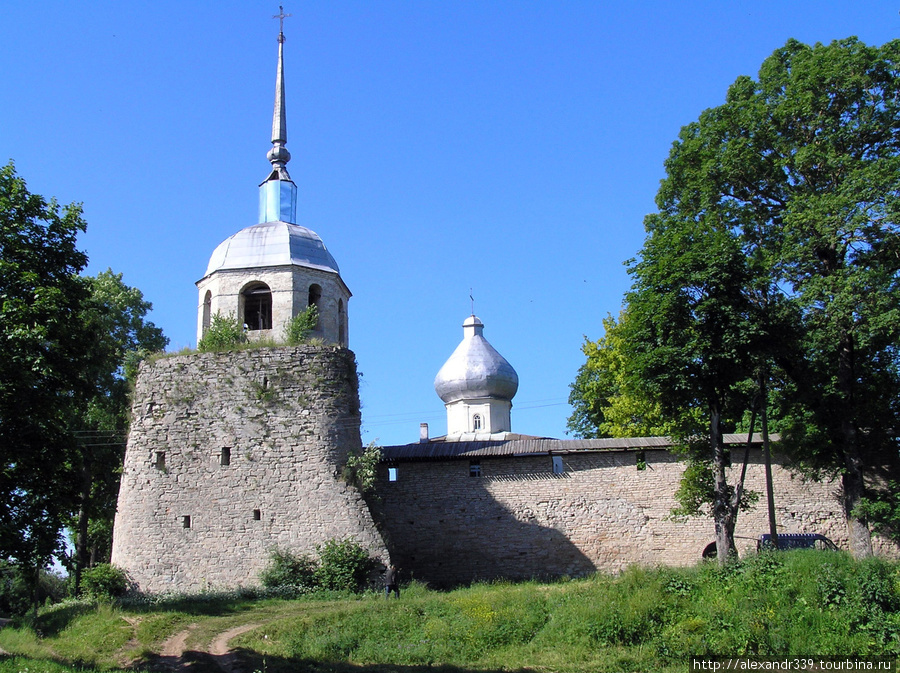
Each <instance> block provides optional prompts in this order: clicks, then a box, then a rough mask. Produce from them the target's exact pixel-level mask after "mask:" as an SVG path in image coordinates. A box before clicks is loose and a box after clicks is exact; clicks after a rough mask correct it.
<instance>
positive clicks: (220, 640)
mask: <svg viewBox="0 0 900 673" xmlns="http://www.w3.org/2000/svg"><path fill="white" fill-rule="evenodd" d="M258 626H262V625H261V624H243V625H241V626H236V627H234V628H233V629H228V630H227V631H225V632H224V633H220V634H219V635H217V636H216V637H215V638H213V641H212V642H211V643H210V644H209V653H210V654H211V655H212V657H213V659H215V661H216V664H218V666H219V668H221V669H222V670H223V671H225V673H242V671H243V669H242V668H241V666H240V662H238V660H237V656H236V655H235V654H234V652H232V651H231V649H230V648H229V647H228V642H229V641H230V640H231V639H232V638H237V637H238V636H239V635H241V634H242V633H247V631H252V630H253V629H255V628H256V627H258Z"/></svg>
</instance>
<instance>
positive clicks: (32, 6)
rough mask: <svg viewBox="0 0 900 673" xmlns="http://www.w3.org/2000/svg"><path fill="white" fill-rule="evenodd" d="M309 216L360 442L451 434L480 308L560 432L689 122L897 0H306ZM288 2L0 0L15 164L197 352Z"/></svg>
mask: <svg viewBox="0 0 900 673" xmlns="http://www.w3.org/2000/svg"><path fill="white" fill-rule="evenodd" d="M285 12H288V13H290V14H292V15H293V16H292V17H291V18H289V19H287V20H286V21H285V34H286V37H287V41H286V43H285V79H286V87H287V91H286V100H287V115H288V144H287V146H288V149H289V150H290V151H291V154H292V155H293V159H292V161H291V163H290V164H289V170H290V172H291V176H292V177H293V179H294V181H295V182H296V183H297V185H298V187H299V192H300V205H299V208H298V220H299V223H300V224H303V225H304V226H307V227H309V228H311V229H313V230H314V231H316V232H317V233H318V234H319V235H320V236H321V237H322V239H323V240H324V241H325V244H326V246H327V247H328V249H329V250H330V251H331V253H332V254H333V255H334V257H335V259H337V261H338V264H339V265H340V267H341V272H342V276H343V278H344V280H345V281H346V283H347V285H348V286H349V287H350V289H351V291H352V292H353V295H354V296H353V299H352V300H351V302H350V305H349V314H350V345H351V348H352V349H353V350H354V351H355V353H356V357H357V361H358V363H359V369H360V371H361V372H362V373H363V377H362V385H361V389H360V393H361V397H362V403H363V441H364V442H369V441H373V440H376V441H378V442H379V443H381V444H396V443H406V442H411V441H416V439H417V438H418V426H419V423H420V422H427V423H429V425H430V427H431V434H432V435H440V434H443V433H444V432H445V431H446V416H445V413H444V409H443V405H442V403H441V401H440V400H439V399H438V397H437V396H436V395H435V393H434V389H433V380H434V376H435V374H436V373H437V371H438V369H439V368H440V367H441V365H442V364H443V363H444V361H445V360H446V359H447V357H449V355H450V353H451V352H452V351H453V349H454V348H455V347H456V345H457V344H458V343H459V341H460V339H461V338H462V327H461V325H462V321H463V320H464V319H465V317H466V316H467V315H468V314H469V313H470V301H469V293H470V288H471V291H472V292H473V293H474V297H475V312H476V313H477V314H478V315H479V317H480V318H481V319H482V320H483V321H484V323H485V337H487V338H488V340H489V341H490V342H491V343H492V344H493V345H494V347H495V348H497V350H499V351H500V353H502V354H503V355H504V356H505V357H506V358H507V359H508V360H509V361H510V363H511V364H512V365H513V366H514V367H515V368H516V370H517V371H518V374H519V381H520V384H519V392H518V394H517V396H516V398H515V400H514V407H513V419H512V423H513V430H514V431H516V432H522V433H526V434H535V435H543V436H551V437H563V436H564V434H565V423H566V418H567V417H568V415H569V413H570V408H569V406H568V404H567V403H566V400H567V397H568V393H569V388H568V386H569V383H570V382H571V381H572V379H573V378H574V376H575V373H576V371H577V369H578V367H579V366H580V364H581V363H582V361H583V356H582V355H581V351H580V345H581V343H582V340H583V337H584V335H587V336H589V337H591V338H598V337H599V336H601V333H602V330H601V320H602V319H603V317H604V316H606V315H607V314H608V313H617V312H618V310H619V308H620V304H621V300H622V296H623V294H624V292H625V291H626V290H627V288H628V285H629V280H628V276H627V273H626V271H625V266H624V262H625V261H626V260H627V259H629V258H631V257H633V256H634V255H635V254H636V253H637V252H638V250H639V249H640V246H641V243H642V241H643V237H644V231H643V225H642V221H643V217H644V215H646V214H647V213H649V212H652V211H653V210H654V201H653V199H654V196H655V193H656V190H657V187H658V184H659V180H660V179H661V178H662V177H663V162H664V160H665V158H666V156H667V154H668V151H669V148H670V147H671V144H672V141H673V140H674V139H675V138H676V136H677V134H678V130H679V129H680V128H681V127H682V126H683V125H685V124H687V123H690V122H691V121H694V120H696V119H697V117H698V116H699V114H700V112H701V111H702V110H704V109H705V108H708V107H711V106H715V105H718V104H720V103H721V102H723V100H724V96H725V92H726V89H727V87H728V85H729V84H731V83H732V82H733V81H734V80H735V78H737V77H738V76H740V75H755V74H756V72H757V70H758V68H759V65H760V64H761V62H762V61H763V59H764V58H765V57H766V56H768V55H769V54H771V53H772V51H773V50H775V49H776V48H778V47H779V46H781V45H783V44H784V42H785V41H786V40H787V39H788V38H791V37H794V38H797V39H799V40H801V41H803V42H807V43H815V42H826V43H827V42H830V41H831V40H834V39H841V38H844V37H848V36H851V35H856V36H858V37H859V38H860V39H861V40H863V41H864V42H866V43H869V44H882V43H884V42H886V41H888V40H890V39H893V38H894V37H897V36H900V2H881V1H878V0H871V1H869V0H866V1H865V2H847V1H846V0H843V1H841V2H831V1H821V0H818V1H806V0H796V1H792V0H779V1H772V2H769V1H766V2H746V3H738V2H731V1H728V0H718V1H717V2H688V1H684V2H618V3H611V2H599V1H598V2H549V1H546V2H536V1H530V0H518V1H509V2H506V1H499V0H497V1H493V0H482V1H480V2H475V1H465V0H464V1H457V2H437V1H428V2H426V1H425V0H421V1H413V0H402V1H394V0H379V1H374V0H371V1H368V2H361V1H345V0H332V1H329V2H324V1H312V0H304V2H302V3H300V2H290V1H289V2H288V3H287V4H286V6H285ZM277 13H278V4H277V3H276V2H261V1H260V0H254V1H253V2H249V1H244V2H234V1H231V2H229V1H221V0H220V1H218V2H187V1H185V0H181V1H180V2H171V1H169V0H156V1H154V2H123V1H121V0H119V1H116V2H113V1H97V0H91V1H90V2H86V1H77V0H75V1H66V2H63V1H59V0H50V1H48V2H41V3H36V2H31V1H28V2H25V1H20V0H5V2H4V3H3V11H2V14H0V72H2V73H3V76H2V80H0V161H2V162H4V163H5V161H6V160H7V159H13V160H15V162H16V167H17V170H18V172H19V174H20V175H21V176H22V177H23V178H25V180H26V181H27V183H28V186H29V189H30V190H31V191H33V192H36V193H40V194H43V195H45V196H48V197H50V196H54V197H56V198H57V199H58V200H59V201H60V202H62V203H68V202H71V201H80V202H83V204H84V211H85V218H86V219H87V221H88V225H89V228H88V232H87V234H86V235H84V236H83V237H82V239H81V247H82V248H84V249H85V250H86V251H87V252H88V254H89V256H90V260H91V261H90V266H89V268H88V272H89V273H92V274H93V273H97V272H99V271H102V270H104V269H106V268H108V267H111V268H112V269H113V270H114V271H116V272H122V273H124V280H125V282H126V283H128V284H130V285H133V286H136V287H138V288H140V289H141V290H142V291H143V293H144V295H145V297H146V298H147V299H148V300H149V301H151V302H152V303H153V305H154V311H153V314H152V316H151V319H152V320H153V321H154V322H156V324H157V325H159V326H160V327H162V328H163V330H164V331H165V333H166V334H167V335H168V336H169V338H170V339H171V349H173V350H175V349H180V348H182V347H184V346H193V345H195V339H196V334H195V330H196V311H197V292H196V289H195V286H194V283H195V281H197V280H198V279H199V278H200V277H201V275H202V274H203V272H204V270H205V268H206V264H207V261H208V259H209V255H210V254H211V253H212V251H213V249H214V248H215V247H216V245H217V244H218V243H220V242H221V241H222V240H224V239H225V238H227V237H228V236H230V235H231V234H233V233H235V232H236V231H238V230H240V229H242V228H243V227H246V226H249V225H251V224H254V223H255V222H256V209H257V185H258V184H259V183H260V182H261V181H262V180H263V179H264V178H265V177H266V175H267V174H268V169H269V164H268V162H267V161H266V158H265V155H266V152H267V151H268V149H269V147H270V144H269V137H270V130H271V117H272V101H273V95H274V80H275V59H276V55H277V43H276V36H277V32H278V22H277V20H274V19H272V18H271V17H272V16H273V15H274V14H277Z"/></svg>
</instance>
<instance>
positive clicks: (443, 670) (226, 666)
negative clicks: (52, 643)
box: [129, 648, 537, 673]
mask: <svg viewBox="0 0 900 673" xmlns="http://www.w3.org/2000/svg"><path fill="white" fill-rule="evenodd" d="M129 670H132V671H148V672H153V673H156V672H158V673H162V672H164V671H168V672H171V671H190V672H191V673H223V671H225V672H227V673H256V672H257V671H258V672H259V673H537V670H536V669H530V668H520V669H490V668H477V669H475V668H461V667H459V666H450V665H446V664H433V665H428V664H419V665H400V664H351V663H349V662H345V661H315V660H312V659H301V658H286V657H273V656H263V655H261V654H260V653H258V652H254V651H252V650H245V649H243V648H238V649H235V650H231V651H230V652H228V653H227V654H220V655H215V654H209V653H208V652H197V651H193V650H191V651H187V652H184V653H183V654H182V655H181V656H180V657H164V656H151V657H148V658H146V659H142V660H140V661H136V662H134V663H133V664H132V666H131V667H130V669H129Z"/></svg>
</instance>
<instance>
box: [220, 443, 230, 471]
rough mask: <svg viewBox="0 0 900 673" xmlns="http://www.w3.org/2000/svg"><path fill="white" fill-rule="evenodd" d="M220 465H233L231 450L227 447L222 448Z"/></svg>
mask: <svg viewBox="0 0 900 673" xmlns="http://www.w3.org/2000/svg"><path fill="white" fill-rule="evenodd" d="M219 465H222V466H226V467H227V466H228V465H231V449H230V448H229V447H227V446H225V447H222V452H221V453H220V454H219Z"/></svg>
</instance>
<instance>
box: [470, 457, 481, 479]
mask: <svg viewBox="0 0 900 673" xmlns="http://www.w3.org/2000/svg"><path fill="white" fill-rule="evenodd" d="M469 476H470V477H480V476H481V461H480V460H472V461H469Z"/></svg>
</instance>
